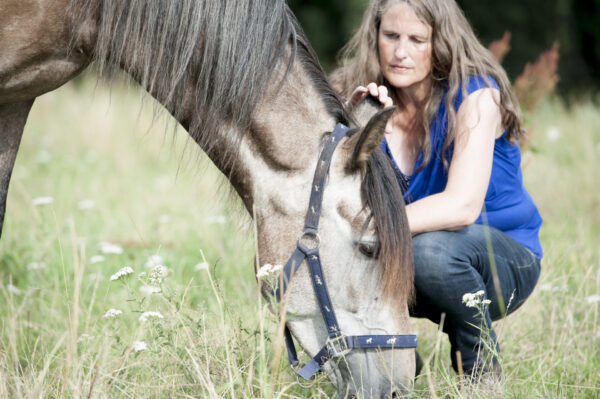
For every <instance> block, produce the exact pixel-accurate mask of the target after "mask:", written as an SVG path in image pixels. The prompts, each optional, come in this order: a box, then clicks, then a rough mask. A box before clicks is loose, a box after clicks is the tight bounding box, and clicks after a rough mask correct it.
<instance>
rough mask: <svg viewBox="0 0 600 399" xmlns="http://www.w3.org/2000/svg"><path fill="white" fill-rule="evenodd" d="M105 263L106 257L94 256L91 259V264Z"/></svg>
mask: <svg viewBox="0 0 600 399" xmlns="http://www.w3.org/2000/svg"><path fill="white" fill-rule="evenodd" d="M100 262H104V256H102V255H94V256H92V257H91V258H90V263H92V264H93V263H100Z"/></svg>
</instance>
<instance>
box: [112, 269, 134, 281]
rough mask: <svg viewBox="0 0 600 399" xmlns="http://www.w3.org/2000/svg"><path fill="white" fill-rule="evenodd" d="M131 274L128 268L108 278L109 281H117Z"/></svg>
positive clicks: (131, 271) (131, 270)
mask: <svg viewBox="0 0 600 399" xmlns="http://www.w3.org/2000/svg"><path fill="white" fill-rule="evenodd" d="M131 273H133V269H132V268H131V267H129V266H127V267H124V268H122V269H121V270H119V271H118V272H116V273H115V274H113V275H112V276H110V281H116V280H119V279H120V278H121V277H125V276H128V275H130V274H131Z"/></svg>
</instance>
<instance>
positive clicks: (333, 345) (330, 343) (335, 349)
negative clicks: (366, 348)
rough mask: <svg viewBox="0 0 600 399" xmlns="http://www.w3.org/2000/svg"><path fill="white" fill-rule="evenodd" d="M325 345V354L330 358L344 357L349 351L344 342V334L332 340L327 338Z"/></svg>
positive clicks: (346, 343)
mask: <svg viewBox="0 0 600 399" xmlns="http://www.w3.org/2000/svg"><path fill="white" fill-rule="evenodd" d="M325 345H327V352H328V353H329V356H330V357H332V358H334V357H341V356H346V355H347V354H348V353H350V350H351V349H350V348H349V347H348V342H346V336H345V335H344V334H340V335H338V336H337V337H334V338H331V337H330V338H327V342H326V343H325Z"/></svg>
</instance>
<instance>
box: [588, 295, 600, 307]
mask: <svg viewBox="0 0 600 399" xmlns="http://www.w3.org/2000/svg"><path fill="white" fill-rule="evenodd" d="M585 300H586V301H587V303H589V304H590V305H591V304H592V303H596V302H600V295H590V296H588V297H587V298H585Z"/></svg>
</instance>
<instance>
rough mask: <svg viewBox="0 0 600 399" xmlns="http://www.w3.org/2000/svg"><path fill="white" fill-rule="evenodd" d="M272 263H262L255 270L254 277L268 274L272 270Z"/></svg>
mask: <svg viewBox="0 0 600 399" xmlns="http://www.w3.org/2000/svg"><path fill="white" fill-rule="evenodd" d="M273 267H274V266H273V265H272V264H270V263H266V264H264V265H263V266H262V267H261V268H260V269H258V271H257V272H256V277H258V278H263V277H267V276H268V275H269V274H271V273H272V272H273Z"/></svg>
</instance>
